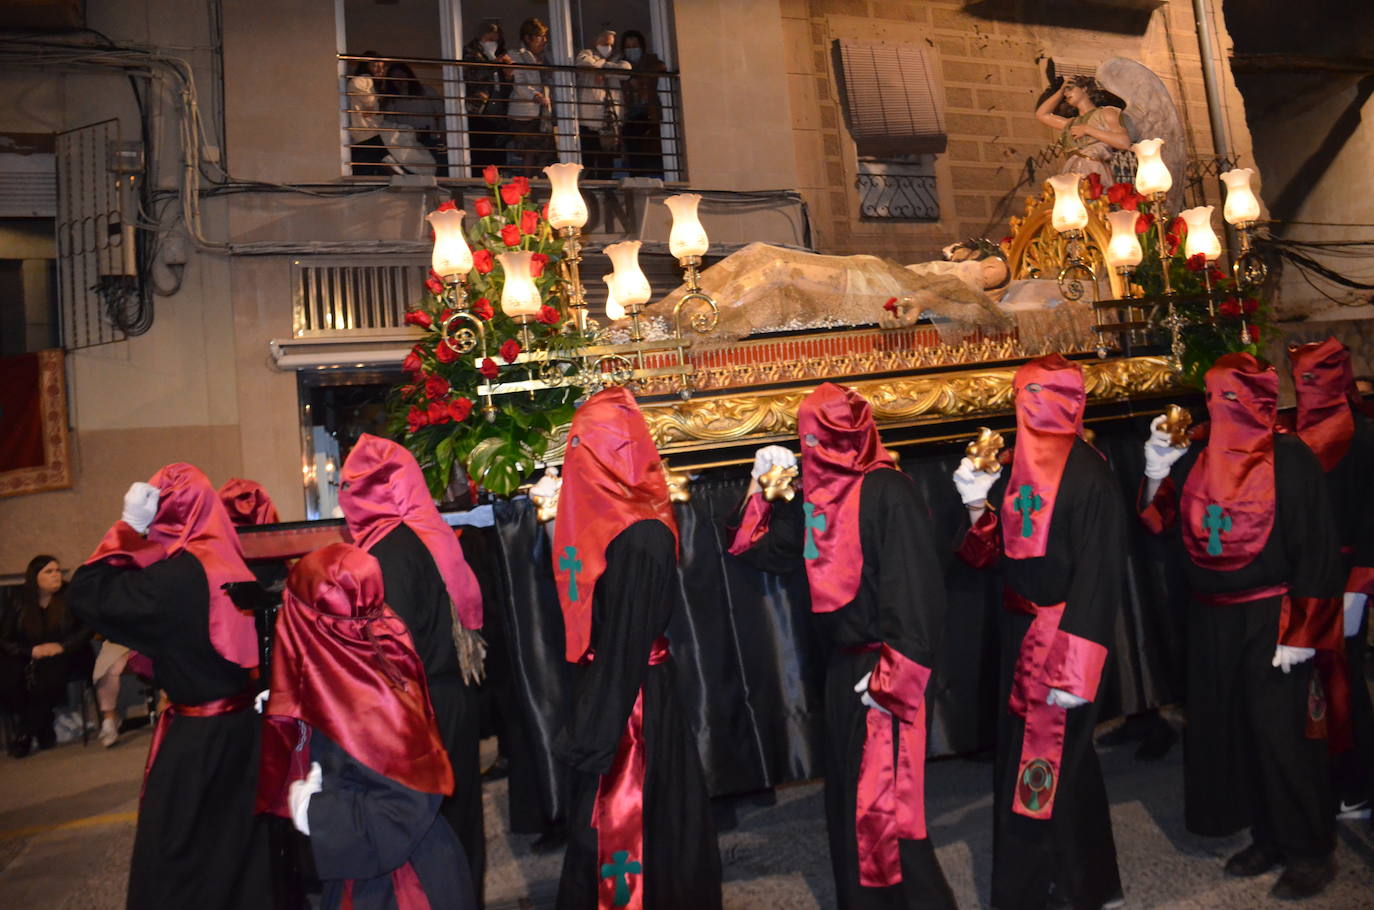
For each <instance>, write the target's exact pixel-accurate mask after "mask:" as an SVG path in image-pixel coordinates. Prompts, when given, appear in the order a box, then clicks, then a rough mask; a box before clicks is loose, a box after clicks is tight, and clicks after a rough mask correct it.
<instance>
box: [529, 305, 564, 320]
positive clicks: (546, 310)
mask: <svg viewBox="0 0 1374 910" xmlns="http://www.w3.org/2000/svg"><path fill="white" fill-rule="evenodd" d="M535 318H536V319H538V320H539V321H540V322H542V323H544V325H558V323H559V322H560V321H561V320H562V319H563V316H562V314H561V313H559V312H558V307H552V306H549V305H548V304H547V303H546V304H544V305H543V306H541V307H540V308H539V315H538V316H536V317H535Z"/></svg>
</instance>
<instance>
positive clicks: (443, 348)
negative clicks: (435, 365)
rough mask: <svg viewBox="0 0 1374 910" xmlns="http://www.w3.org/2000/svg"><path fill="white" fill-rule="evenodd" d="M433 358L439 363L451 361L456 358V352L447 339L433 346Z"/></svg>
mask: <svg viewBox="0 0 1374 910" xmlns="http://www.w3.org/2000/svg"><path fill="white" fill-rule="evenodd" d="M434 359H435V360H437V361H439V362H440V363H453V361H455V360H457V359H458V352H457V351H455V350H454V349H453V346H452V345H450V344H449V343H448V342H447V341H441V342H439V343H438V344H436V345H435V346H434Z"/></svg>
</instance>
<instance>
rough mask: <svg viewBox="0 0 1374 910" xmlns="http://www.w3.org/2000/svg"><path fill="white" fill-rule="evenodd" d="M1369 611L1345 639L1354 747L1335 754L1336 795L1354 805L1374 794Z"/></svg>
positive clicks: (1373, 717) (1373, 731)
mask: <svg viewBox="0 0 1374 910" xmlns="http://www.w3.org/2000/svg"><path fill="white" fill-rule="evenodd" d="M1367 634H1369V611H1368V610H1366V611H1365V615H1364V618H1363V619H1362V620H1361V621H1360V631H1359V632H1358V633H1356V634H1355V635H1352V636H1350V637H1349V638H1347V639H1346V640H1345V666H1346V671H1347V672H1348V673H1349V674H1350V725H1351V727H1352V728H1353V733H1354V736H1355V747H1354V748H1353V749H1351V750H1349V751H1348V752H1343V753H1341V754H1340V755H1338V756H1336V759H1335V762H1334V764H1335V772H1336V795H1338V796H1339V797H1340V798H1341V800H1342V801H1343V802H1345V803H1346V804H1347V805H1354V804H1355V803H1358V802H1362V801H1364V800H1367V799H1369V798H1370V797H1371V796H1374V786H1371V785H1372V784H1374V781H1371V780H1370V773H1371V771H1374V704H1371V703H1370V700H1369V684H1368V683H1367V682H1366V681H1365V675H1364V662H1365V655H1366V653H1367V652H1368V651H1369V646H1368V645H1367V644H1365V636H1366V635H1367Z"/></svg>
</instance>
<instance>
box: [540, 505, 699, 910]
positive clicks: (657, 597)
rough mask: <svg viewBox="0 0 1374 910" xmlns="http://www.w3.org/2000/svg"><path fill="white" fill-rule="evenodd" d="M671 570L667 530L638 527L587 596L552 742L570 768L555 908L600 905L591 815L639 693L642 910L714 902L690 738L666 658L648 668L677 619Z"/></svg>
mask: <svg viewBox="0 0 1374 910" xmlns="http://www.w3.org/2000/svg"><path fill="white" fill-rule="evenodd" d="M676 566H677V553H676V551H675V548H674V542H673V535H672V533H671V532H670V531H669V530H668V529H667V528H666V527H665V526H664V525H663V523H662V522H658V521H648V520H646V521H638V522H635V523H634V524H632V525H630V526H629V527H628V528H626V529H625V530H624V531H621V532H620V534H618V535H616V537H615V539H614V540H612V541H611V543H610V545H609V546H607V548H606V569H605V571H604V572H603V573H602V574H601V577H600V578H599V579H597V582H596V590H595V593H594V594H593V597H592V637H591V645H592V650H593V652H594V654H595V659H593V660H592V661H590V662H588V663H586V664H583V665H581V666H579V667H577V669H576V670H575V671H574V682H573V702H572V706H571V716H570V717H569V718H568V721H567V723H566V724H565V725H564V727H563V729H562V730H561V731H560V732H559V734H558V736H557V737H556V738H555V740H554V754H555V755H556V756H557V757H558V759H559V760H561V761H563V762H564V763H566V764H567V765H568V766H570V767H571V768H572V769H573V787H572V789H573V795H572V802H571V804H570V810H569V811H570V818H569V822H568V848H567V853H566V854H565V855H564V858H563V875H562V879H561V880H560V881H559V883H558V904H557V906H558V908H559V910H591V908H594V907H596V905H597V889H598V885H599V878H600V876H599V874H598V873H599V870H598V865H599V863H598V858H597V857H598V850H597V847H598V839H597V831H596V829H595V828H593V827H591V819H592V809H593V807H594V803H595V800H596V793H597V787H598V785H599V783H600V780H601V775H602V774H604V773H606V772H607V771H609V770H610V767H611V762H612V760H613V759H614V758H615V754H616V750H617V748H618V747H619V745H620V740H621V737H622V736H624V735H625V727H626V723H627V721H628V720H629V717H630V712H631V711H632V709H633V708H634V703H635V699H636V697H637V696H638V695H639V692H640V689H641V687H642V688H643V692H644V702H643V709H642V710H643V718H644V731H643V736H644V750H645V754H644V804H643V805H644V809H643V813H644V816H643V817H644V862H643V869H644V872H643V874H644V879H643V881H644V907H645V908H646V910H712V908H719V907H720V906H721V894H720V880H721V872H720V853H719V850H718V849H717V846H716V832H715V828H714V827H713V825H712V823H711V807H710V797H709V796H708V795H707V793H706V780H705V777H704V775H703V774H702V770H701V758H700V756H698V754H697V750H696V740H695V739H694V737H693V736H692V731H691V729H690V728H689V727H688V725H687V718H686V716H685V714H684V712H683V710H682V704H681V701H680V700H679V698H678V694H677V690H676V688H675V686H674V684H673V668H672V666H671V664H670V662H668V661H665V662H663V663H661V664H658V665H656V666H653V667H651V666H649V654H650V652H651V650H652V649H653V643H654V641H655V639H657V638H659V637H660V636H662V635H663V634H664V629H666V628H667V626H668V619H669V617H670V616H671V615H672V612H673V604H674V596H675V592H674V587H675V585H676V583H677V574H676V571H675V569H676ZM670 660H671V658H670Z"/></svg>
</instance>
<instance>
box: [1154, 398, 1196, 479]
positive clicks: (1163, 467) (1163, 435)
mask: <svg viewBox="0 0 1374 910" xmlns="http://www.w3.org/2000/svg"><path fill="white" fill-rule="evenodd" d="M1164 420H1165V417H1164V415H1163V414H1160V415H1159V416H1158V417H1156V418H1155V419H1154V420H1152V421H1150V438H1149V439H1147V440H1145V476H1146V477H1148V478H1150V479H1151V480H1163V479H1164V478H1166V477H1168V476H1169V469H1170V468H1172V467H1173V466H1174V462H1176V461H1178V460H1179V459H1180V458H1182V457H1183V456H1184V455H1186V454H1187V453H1188V447H1187V446H1176V445H1170V443H1169V434H1168V433H1167V432H1165V431H1164V430H1163V429H1161V428H1160V425H1161V424H1162V423H1164Z"/></svg>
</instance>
